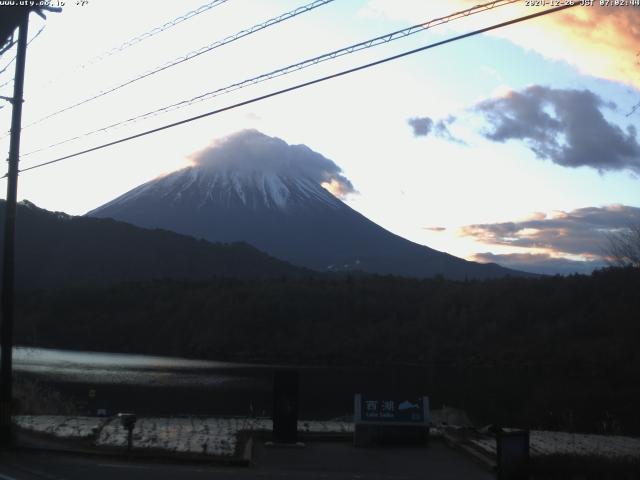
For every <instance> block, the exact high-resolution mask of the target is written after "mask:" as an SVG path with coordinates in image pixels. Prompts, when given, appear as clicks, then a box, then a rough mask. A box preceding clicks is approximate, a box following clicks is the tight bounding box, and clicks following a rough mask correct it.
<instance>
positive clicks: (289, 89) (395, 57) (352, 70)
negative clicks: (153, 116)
mask: <svg viewBox="0 0 640 480" xmlns="http://www.w3.org/2000/svg"><path fill="white" fill-rule="evenodd" d="M578 5H579V3H575V4H568V5H563V6H560V7H554V8H551V9H548V10H545V11H542V12H538V13H533V14H531V15H525V16H523V17H519V18H515V19H513V20H509V21H506V22H502V23H498V24H494V25H492V26H489V27H484V28H481V29H479V30H474V31H472V32H468V33H465V34H462V35H458V36H455V37H451V38H448V39H446V40H441V41H439V42H435V43H431V44H429V45H425V46H423V47H419V48H415V49H413V50H409V51H406V52H403V53H399V54H396V55H393V56H390V57H386V58H383V59H381V60H377V61H375V62H370V63H366V64H364V65H360V66H358V67H354V68H350V69H347V70H342V71H340V72H338V73H334V74H331V75H326V76H324V77H320V78H316V79H314V80H310V81H307V82H303V83H299V84H297V85H294V86H291V87H287V88H284V89H281V90H277V91H275V92H271V93H268V94H265V95H260V96H258V97H254V98H251V99H249V100H244V101H242V102H238V103H235V104H233V105H228V106H226V107H222V108H218V109H216V110H212V111H210V112H206V113H203V114H200V115H196V116H194V117H190V118H186V119H183V120H180V121H178V122H173V123H170V124H167V125H163V126H161V127H157V128H154V129H151V130H146V131H144V132H140V133H137V134H135V135H130V136H128V137H124V138H120V139H118V140H114V141H112V142H108V143H104V144H102V145H98V146H95V147H92V148H88V149H86V150H82V151H79V152H76V153H72V154H70V155H65V156H63V157H59V158H56V159H53V160H49V161H47V162H42V163H39V164H36V165H32V166H30V167H27V168H24V169H21V170H20V172H26V171H29V170H34V169H36V168H40V167H44V166H47V165H51V164H53V163H58V162H61V161H63V160H67V159H69V158H73V157H78V156H80V155H84V154H86V153H90V152H95V151H97V150H102V149H104V148H107V147H111V146H113V145H117V144H120V143H124V142H128V141H130V140H134V139H136V138H140V137H144V136H146V135H151V134H152V133H157V132H160V131H163V130H167V129H170V128H173V127H177V126H179V125H184V124H186V123H190V122H193V121H196V120H200V119H202V118H206V117H210V116H212V115H216V114H219V113H222V112H226V111H228V110H233V109H235V108H239V107H243V106H245V105H249V104H252V103H256V102H259V101H261V100H266V99H268V98H272V97H276V96H278V95H282V94H284V93H288V92H292V91H294V90H299V89H301V88H305V87H308V86H311V85H315V84H317V83H321V82H324V81H326V80H331V79H334V78H338V77H342V76H345V75H348V74H351V73H355V72H358V71H361V70H365V69H368V68H371V67H374V66H377V65H382V64H384V63H387V62H391V61H393V60H398V59H400V58H403V57H407V56H409V55H413V54H416V53H419V52H423V51H425V50H429V49H432V48H435V47H439V46H442V45H445V44H448V43H452V42H455V41H458V40H462V39H465V38H469V37H472V36H475V35H480V34H482V33H485V32H489V31H491V30H496V29H498V28H502V27H506V26H509V25H513V24H516V23H520V22H524V21H527V20H531V19H534V18H537V17H541V16H543V15H548V14H551V13H556V12H559V11H561V10H565V9H567V8H572V7H575V6H578ZM1 178H6V175H5V176H4V177H1Z"/></svg>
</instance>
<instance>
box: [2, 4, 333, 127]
mask: <svg viewBox="0 0 640 480" xmlns="http://www.w3.org/2000/svg"><path fill="white" fill-rule="evenodd" d="M333 1H335V0H314V1H312V2H311V3H308V4H306V5H303V6H301V7H297V8H295V9H293V10H291V11H288V12H285V13H283V14H281V15H278V16H277V17H273V18H270V19H269V20H266V21H264V22H261V23H259V24H256V25H253V26H251V27H249V28H246V29H244V30H241V31H239V32H237V33H235V34H233V35H229V36H228V37H225V38H223V39H221V40H217V41H215V42H213V43H210V44H208V45H205V46H203V47H200V48H199V49H197V50H193V51H191V52H189V53H187V54H185V55H182V56H180V57H178V58H175V59H173V60H170V61H169V62H166V63H164V64H163V65H160V66H159V67H156V68H153V69H151V70H148V71H146V72H144V73H142V74H140V75H137V76H135V77H133V78H130V79H129V80H126V81H124V82H122V83H119V84H118V85H116V86H113V87H110V88H107V89H106V90H101V91H100V92H98V93H96V94H95V95H92V96H90V97H87V98H85V99H83V100H80V101H79V102H76V103H74V104H71V105H69V106H67V107H64V108H61V109H59V110H56V111H54V112H52V113H50V114H48V115H45V116H44V117H41V118H39V119H37V120H34V121H33V122H31V123H29V124H27V125H25V126H24V127H22V128H23V129H25V128H29V127H32V126H34V125H37V124H39V123H42V122H44V121H45V120H48V119H50V118H52V117H55V116H57V115H60V114H61V113H64V112H68V111H69V110H72V109H74V108H77V107H79V106H81V105H84V104H86V103H89V102H91V101H93V100H97V99H98V98H101V97H104V96H105V95H108V94H110V93H113V92H115V91H117V90H120V89H121V88H124V87H126V86H128V85H131V84H133V83H135V82H138V81H140V80H142V79H145V78H147V77H150V76H152V75H155V74H157V73H160V72H163V71H165V70H167V69H168V68H171V67H174V66H176V65H180V64H181V63H184V62H187V61H189V60H193V59H194V58H196V57H199V56H200V55H202V54H204V53H207V52H210V51H212V50H214V49H216V48H220V47H222V46H223V45H227V44H229V43H231V42H235V41H237V40H240V39H241V38H244V37H246V36H248V35H252V34H254V33H256V32H259V31H261V30H264V29H266V28H269V27H271V26H273V25H277V24H279V23H281V22H284V21H285V20H289V19H290V18H294V17H297V16H298V15H301V14H303V13H306V12H309V11H311V10H314V9H316V8H318V7H321V6H323V5H326V4H328V3H331V2H333ZM5 136H6V134H5Z"/></svg>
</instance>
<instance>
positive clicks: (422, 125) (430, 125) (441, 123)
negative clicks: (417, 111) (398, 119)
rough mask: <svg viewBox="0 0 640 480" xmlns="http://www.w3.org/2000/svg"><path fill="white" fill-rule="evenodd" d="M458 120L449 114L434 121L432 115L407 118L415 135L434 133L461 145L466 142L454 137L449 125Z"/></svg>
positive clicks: (423, 135) (424, 135) (422, 135)
mask: <svg viewBox="0 0 640 480" xmlns="http://www.w3.org/2000/svg"><path fill="white" fill-rule="evenodd" d="M455 121H456V117H454V116H453V115H449V116H448V117H447V118H442V119H439V120H436V121H434V120H433V119H432V118H430V117H412V118H410V119H408V120H407V123H408V124H409V125H410V126H411V128H412V129H413V136H414V137H427V136H429V134H431V133H433V135H434V136H436V137H438V138H442V139H443V140H447V141H448V142H454V143H458V144H461V145H466V143H465V142H464V141H463V140H461V139H459V138H456V137H454V136H453V135H452V134H451V132H450V131H449V127H448V126H449V125H451V124H452V123H453V122H455Z"/></svg>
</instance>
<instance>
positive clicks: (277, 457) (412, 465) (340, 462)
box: [0, 441, 494, 480]
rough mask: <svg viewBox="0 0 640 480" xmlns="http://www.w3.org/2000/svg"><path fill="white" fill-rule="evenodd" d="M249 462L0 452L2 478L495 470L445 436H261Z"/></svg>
mask: <svg viewBox="0 0 640 480" xmlns="http://www.w3.org/2000/svg"><path fill="white" fill-rule="evenodd" d="M252 463H253V465H252V466H250V467H221V466H214V465H210V464H178V463H166V462H149V461H140V460H132V461H128V460H127V459H124V458H118V459H114V458H112V457H101V456H84V455H77V454H67V453H65V454H62V453H52V452H44V451H28V450H21V451H15V452H5V453H2V454H0V479H1V480H41V479H47V480H86V479H87V478H91V479H92V480H102V479H112V478H117V479H118V480H127V479H136V480H146V479H149V480H151V479H154V480H156V479H158V480H163V479H177V478H179V479H205V478H206V479H211V478H216V479H244V478H260V479H271V478H273V479H276V478H278V479H281V478H296V479H298V478H301V479H320V478H328V479H354V478H371V479H414V478H415V479H417V478H420V479H424V478H429V479H433V480H448V479H452V480H453V479H466V480H475V479H478V480H480V479H491V478H494V475H493V474H491V473H489V472H487V471H486V470H483V468H482V467H480V466H479V465H477V464H475V463H474V462H473V461H471V460H469V459H468V458H467V457H465V456H463V455H462V454H460V453H458V452H457V451H454V450H451V449H450V448H449V447H447V446H445V445H444V444H442V443H440V442H436V441H434V442H431V444H430V445H429V446H428V447H426V448H421V447H407V448H388V449H381V448H370V449H369V448H366V449H356V448H354V447H353V446H352V445H351V443H349V442H327V441H323V442H313V443H309V444H308V445H307V446H306V447H304V448H267V447H265V446H264V444H263V442H262V441H256V442H255V444H254V449H253V462H252Z"/></svg>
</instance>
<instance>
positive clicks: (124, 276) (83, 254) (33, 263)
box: [0, 201, 304, 288]
mask: <svg viewBox="0 0 640 480" xmlns="http://www.w3.org/2000/svg"><path fill="white" fill-rule="evenodd" d="M4 208H5V202H4V201H0V218H3V217H4ZM2 230H3V224H0V233H1V232H2ZM16 237H17V238H16V249H17V250H16V285H17V287H18V288H44V287H54V286H55V287H66V286H82V285H106V284H112V283H116V282H122V281H142V280H153V279H161V278H173V279H185V280H206V279H210V278H213V277H221V276H222V277H237V278H248V277H257V278H273V277H280V276H283V275H287V276H296V275H301V274H302V273H303V272H304V271H303V270H302V269H300V268H298V267H294V266H292V265H289V264H286V263H285V262H282V261H280V260H276V259H275V258H272V257H269V256H268V255H266V254H264V253H262V252H260V251H258V250H256V249H255V248H253V247H251V246H249V245H246V244H241V243H235V244H229V245H221V244H212V243H210V242H207V241H204V240H196V239H194V238H191V237H187V236H183V235H179V234H176V233H174V232H168V231H163V230H147V229H143V228H139V227H135V226H133V225H129V224H126V223H122V222H117V221H115V220H111V219H98V218H87V217H73V216H70V215H66V214H64V213H60V212H49V211H47V210H43V209H40V208H38V207H36V206H35V205H33V204H32V203H29V202H21V203H20V204H19V205H18V213H17V221H16ZM0 238H2V237H0ZM0 243H1V241H0Z"/></svg>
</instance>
